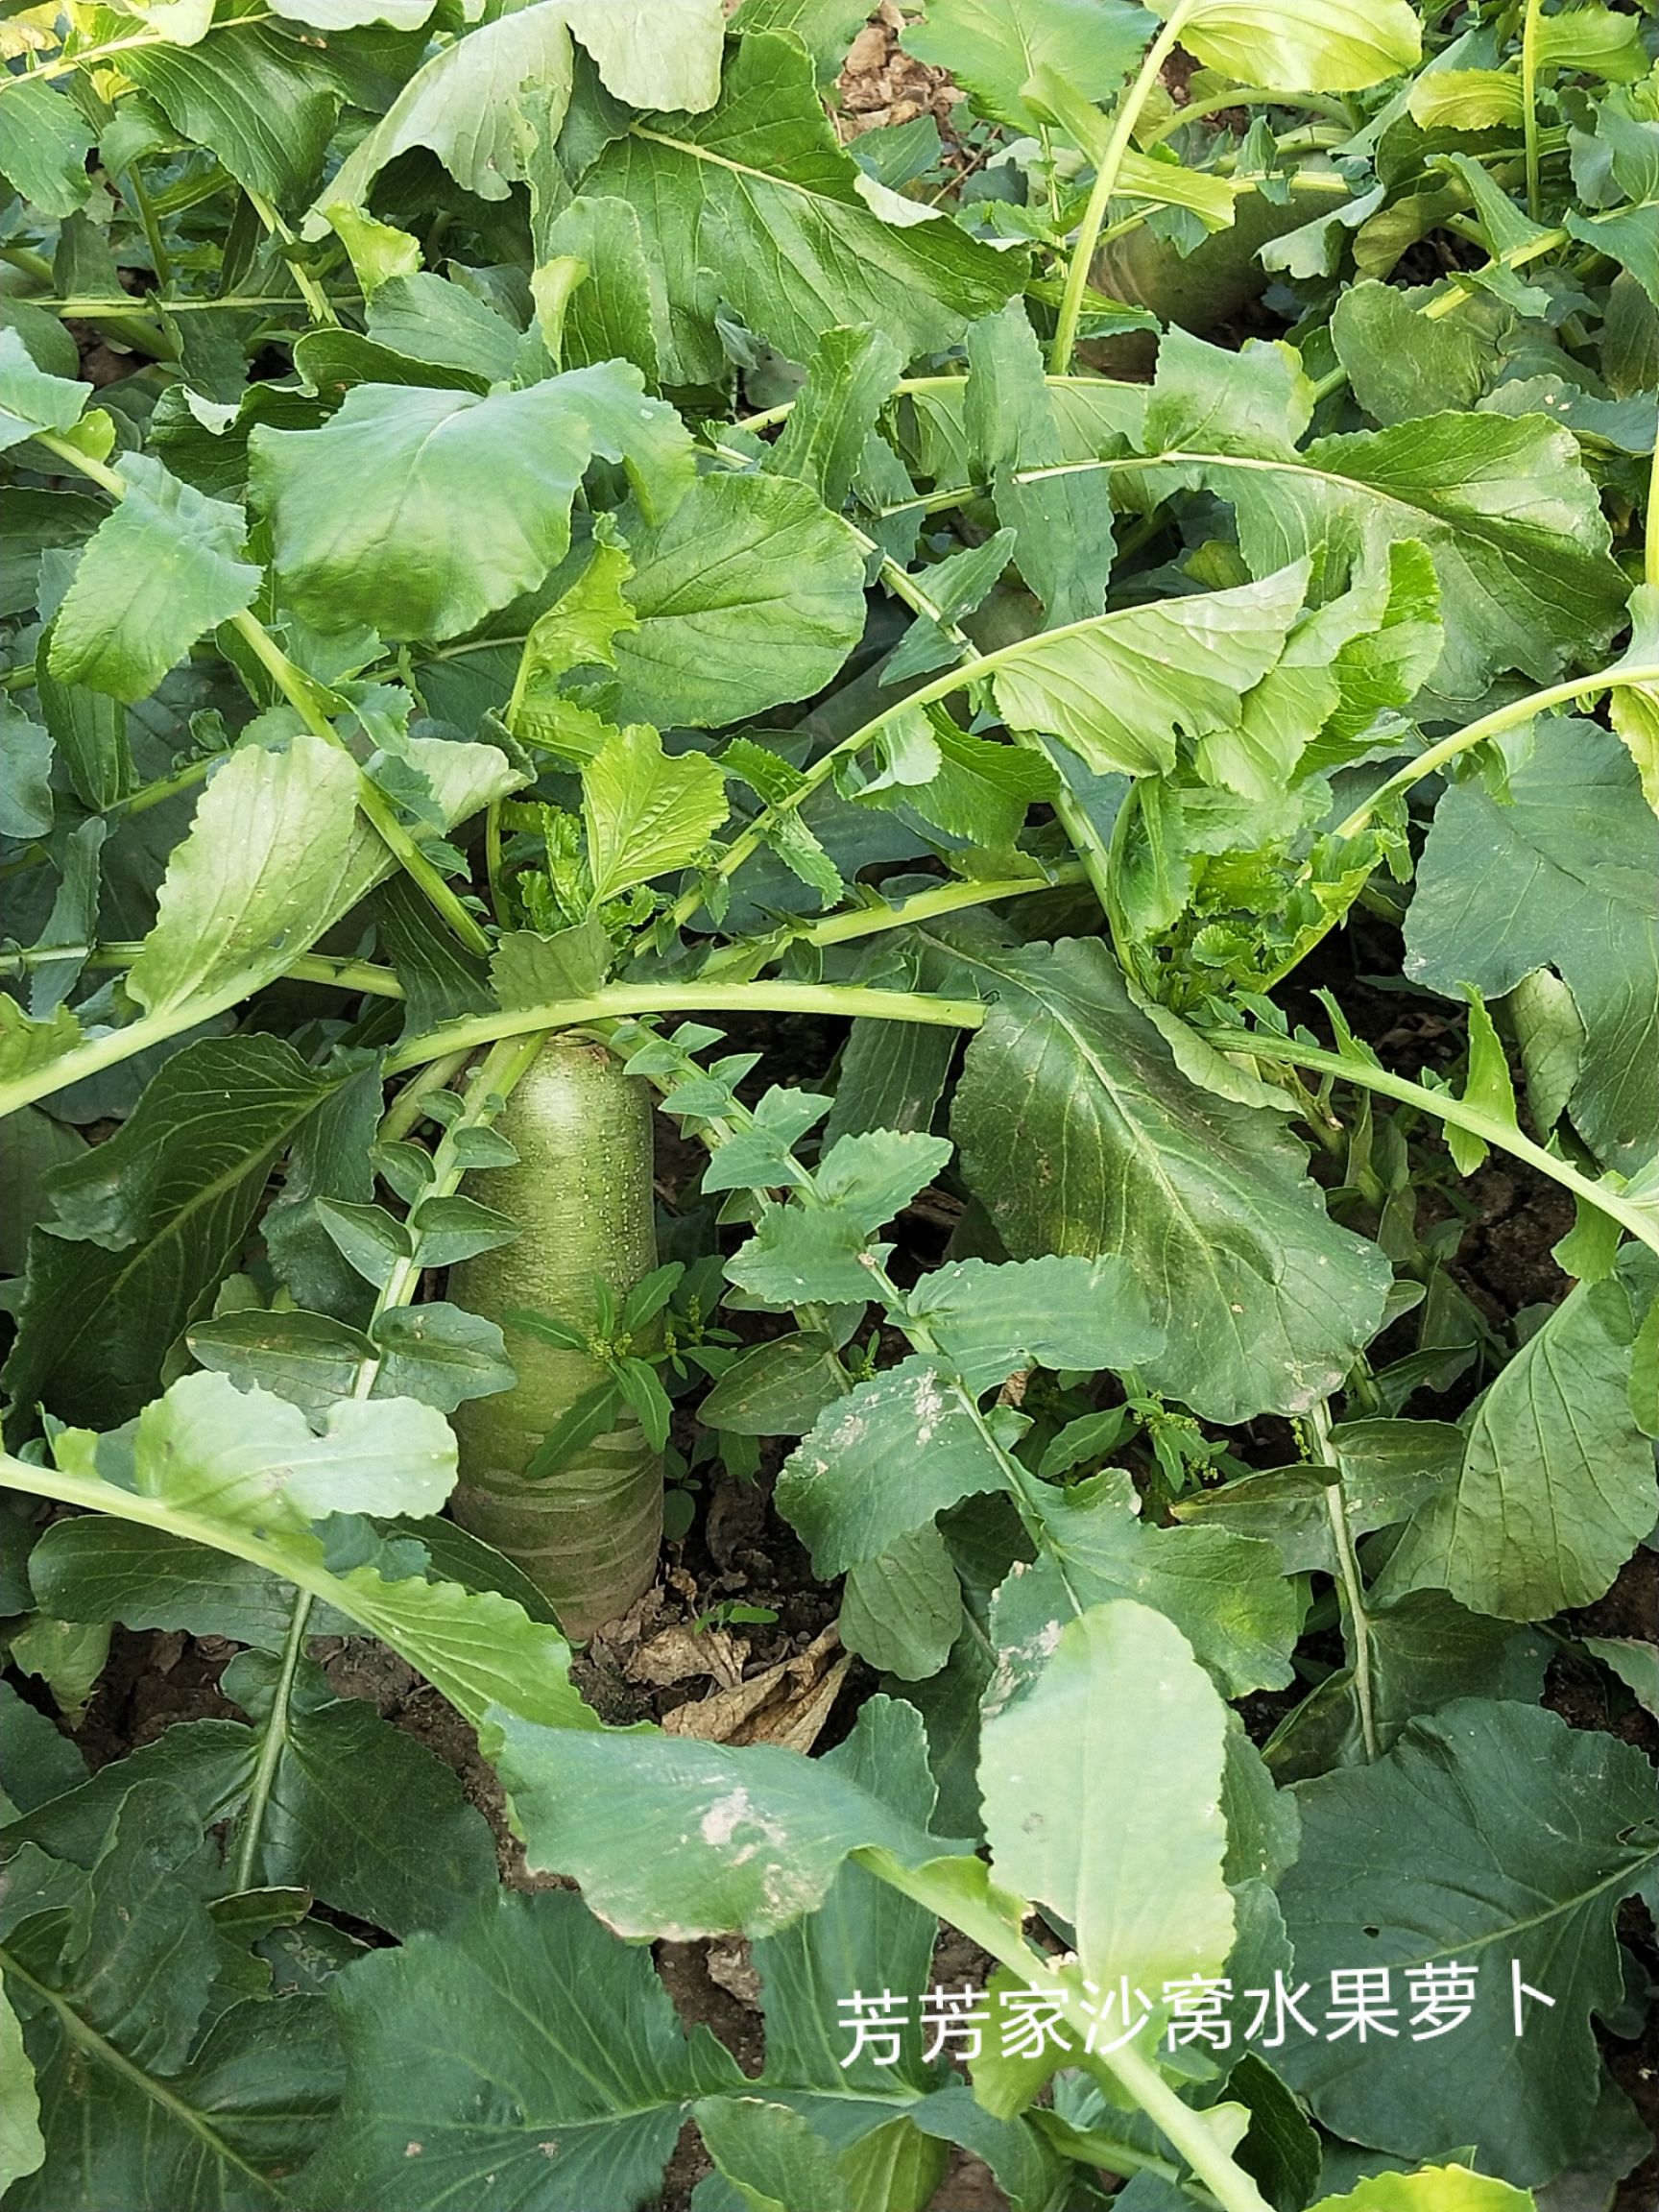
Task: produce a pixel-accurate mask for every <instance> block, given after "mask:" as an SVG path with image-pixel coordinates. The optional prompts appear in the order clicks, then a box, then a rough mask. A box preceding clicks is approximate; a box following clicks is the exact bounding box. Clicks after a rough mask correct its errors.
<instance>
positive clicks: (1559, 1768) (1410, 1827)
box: [1278, 1701, 1659, 2186]
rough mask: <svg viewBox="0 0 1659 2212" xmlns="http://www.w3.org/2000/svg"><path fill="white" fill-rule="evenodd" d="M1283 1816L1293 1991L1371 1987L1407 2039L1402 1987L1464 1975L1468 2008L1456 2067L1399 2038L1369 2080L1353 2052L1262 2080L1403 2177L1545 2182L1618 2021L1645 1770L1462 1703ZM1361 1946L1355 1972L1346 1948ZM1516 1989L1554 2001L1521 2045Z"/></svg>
mask: <svg viewBox="0 0 1659 2212" xmlns="http://www.w3.org/2000/svg"><path fill="white" fill-rule="evenodd" d="M1298 1795H1299V1797H1300V1800H1301V1805H1302V1855H1301V1857H1300V1859H1299V1860H1298V1861H1297V1863H1296V1864H1295V1865H1294V1866H1292V1867H1291V1868H1290V1870H1289V1872H1288V1873H1287V1874H1286V1875H1285V1877H1284V1878H1283V1880H1282V1882H1281V1884H1280V1896H1281V1899H1282V1901H1283V1904H1284V1908H1285V1915H1286V1921H1287V1923H1288V1925H1289V1929H1290V1934H1291V1936H1292V1938H1293V1940H1294V1942H1295V1945H1296V1968H1297V1975H1298V1978H1299V1979H1301V1980H1305V1981H1311V1983H1312V1984H1313V1986H1314V1987H1315V1988H1318V1987H1319V1986H1320V1985H1321V1982H1322V1979H1323V1977H1324V1976H1325V1975H1327V1974H1328V1973H1329V1972H1330V1971H1331V1970H1332V1969H1334V1968H1342V1967H1351V1966H1354V1965H1356V1964H1358V1963H1361V1962H1362V1963H1364V1964H1365V1965H1367V1966H1371V1967H1375V1968H1386V1969H1388V1970H1390V1971H1391V1972H1392V1973H1393V1974H1394V1975H1395V1977H1396V1984H1395V1996H1394V1999H1393V2002H1394V2003H1395V2004H1396V2006H1397V2007H1399V2008H1400V2017H1399V2018H1398V2019H1397V2020H1396V2021H1395V2022H1394V2023H1393V2025H1395V2026H1396V2028H1408V2019H1409V2011H1410V2006H1409V2003H1408V2000H1407V1984H1406V1982H1405V1971H1406V1970H1407V1969H1409V1968H1410V1967H1413V1966H1424V1965H1429V1964H1439V1965H1445V1964H1447V1963H1448V1962H1449V1961H1451V1960H1459V1961H1463V1962H1465V1963H1466V1964H1467V1965H1468V1967H1469V1968H1470V1969H1472V1970H1473V1971H1474V1972H1475V1973H1476V1975H1477V1987H1478V1992H1479V1993H1478V1997H1477V2001H1476V2003H1475V2007H1474V2009H1473V2011H1472V2013H1471V2016H1470V2018H1469V2020H1468V2021H1467V2022H1465V2023H1464V2024H1463V2025H1462V2026H1461V2027H1460V2028H1459V2029H1458V2030H1457V2035H1458V2062H1457V2064H1456V2065H1455V2066H1453V2065H1448V2064H1447V2062H1446V2055H1445V2052H1444V2050H1443V2048H1442V2045H1441V2043H1440V2041H1439V2040H1438V2039H1437V2038H1428V2039H1413V2037H1412V2036H1411V2035H1410V2033H1409V2032H1406V2033H1401V2034H1399V2035H1398V2037H1397V2038H1396V2039H1395V2040H1393V2041H1390V2042H1389V2044H1388V2046H1387V2050H1388V2057H1387V2063H1386V2064H1382V2065H1379V2064H1377V2063H1375V2062H1370V2063H1367V2062H1365V2055H1364V2054H1363V2053H1362V2052H1360V2051H1358V2049H1357V2048H1356V2043H1355V2038H1354V2037H1352V2036H1350V2037H1348V2038H1346V2039H1345V2040H1343V2041H1341V2042H1331V2041H1320V2042H1310V2041H1308V2040H1306V2039H1304V2038H1303V2037H1301V2036H1300V2035H1296V2036H1294V2037H1293V2039H1292V2040H1290V2041H1289V2042H1287V2043H1286V2047H1285V2050H1284V2052H1283V2054H1282V2055H1281V2056H1280V2057H1279V2060H1278V2063H1279V2065H1280V2068H1281V2071H1283V2072H1284V2074H1285V2075H1286V2079H1287V2080H1289V2081H1290V2083H1291V2084H1292V2086H1293V2087H1295V2088H1296V2089H1298V2090H1299V2091H1301V2092H1302V2094H1303V2095H1304V2096H1306V2097H1307V2098H1308V2099H1309V2101H1310V2104H1312V2107H1313V2111H1314V2116H1315V2117H1316V2118H1317V2119H1318V2120H1319V2121H1320V2123H1321V2124H1322V2125H1323V2126H1325V2127H1327V2128H1331V2129H1333V2130H1334V2132H1336V2133H1338V2134H1341V2135H1347V2136H1355V2137H1358V2139H1359V2140H1361V2141H1367V2142H1370V2143H1373V2144H1375V2145H1377V2146H1378V2147H1379V2148H1382V2149H1386V2150H1390V2151H1393V2152H1397V2153H1399V2154H1401V2155H1403V2156H1405V2157H1407V2158H1424V2157H1432V2156H1434V2155H1436V2154H1437V2152H1440V2151H1441V2150H1443V2148H1444V2146H1445V2145H1446V2144H1448V2143H1468V2142H1475V2143H1478V2144H1479V2147H1480V2153H1481V2158H1482V2162H1483V2163H1484V2164H1486V2165H1489V2166H1490V2167H1492V2168H1494V2169H1496V2171H1497V2172H1498V2174H1499V2175H1501V2176H1503V2178H1504V2179H1506V2180H1509V2181H1513V2182H1515V2183H1517V2184H1519V2185H1523V2186H1525V2185H1527V2184H1528V2183H1531V2182H1536V2181H1542V2180H1544V2179H1546V2178H1548V2177H1550V2176H1553V2175H1555V2174H1557V2173H1559V2172H1560V2170H1561V2168H1562V2167H1563V2166H1565V2165H1566V2164H1568V2163H1569V2162H1570V2161H1571V2160H1573V2159H1574V2158H1575V2156H1577V2155H1578V2154H1579V2153H1580V2152H1584V2151H1587V2150H1588V2149H1589V2148H1590V2147H1591V2140H1592V2135H1593V2130H1594V2129H1595V2128H1596V2126H1597V2117H1596V2107H1597V2087H1598V2082H1599V2077H1600V2069H1601V2062H1600V2058H1599V2054H1598V2052H1597V2048H1596V2042H1595V2038H1594V2036H1593V2034H1592V2032H1591V2025H1590V2023H1591V2015H1592V2014H1593V2013H1599V2014H1600V2015H1601V2016H1602V2017H1603V2018H1610V2017H1611V2016H1612V2014H1613V2013H1614V2011H1615V2010H1616V2009H1617V2008H1618V2006H1619V2004H1620V2002H1621V1988H1622V1978H1621V1973H1620V1967H1619V1956H1618V1946H1617V1942H1616V1940H1615V1937H1614V1932H1613V1916H1614V1912H1615V1910H1616V1908H1617V1905H1618V1901H1619V1899H1620V1898H1621V1897H1622V1896H1623V1895H1625V1894H1626V1893H1627V1892H1628V1891H1629V1890H1631V1889H1633V1888H1634V1887H1636V1886H1637V1885H1638V1884H1639V1883H1640V1882H1642V1881H1643V1879H1644V1878H1645V1876H1646V1875H1647V1873H1648V1872H1649V1870H1650V1869H1651V1867H1652V1865H1653V1863H1654V1860H1655V1855H1656V1851H1659V1846H1656V1845H1655V1843H1654V1842H1653V1840H1652V1838H1651V1823H1652V1821H1653V1817H1654V1814H1655V1810H1656V1809H1659V1798H1656V1795H1655V1789H1654V1781H1653V1772H1652V1769H1651V1767H1649V1766H1648V1764H1647V1760H1646V1759H1645V1758H1643V1757H1642V1755H1641V1754H1640V1753H1639V1752H1636V1751H1633V1750H1632V1749H1631V1748H1630V1747H1629V1746H1628V1745H1626V1744H1623V1743H1615V1742H1614V1741H1613V1739H1612V1738H1610V1737H1608V1736H1604V1735H1600V1734H1597V1733H1582V1734H1581V1733H1579V1732H1578V1731H1576V1730H1574V1729H1570V1728H1568V1726H1567V1725H1566V1723H1565V1722H1564V1721H1562V1720H1560V1719H1557V1717H1556V1716H1555V1715H1554V1714H1553V1713H1546V1712H1542V1711H1539V1710H1537V1709H1536V1708H1530V1707H1527V1706H1524V1705H1494V1704H1483V1703H1480V1702H1478V1701H1467V1702H1464V1703H1460V1704H1456V1705H1451V1706H1448V1707H1447V1709H1446V1710H1445V1712H1443V1713H1440V1714H1437V1715H1435V1716H1434V1718H1432V1719H1427V1720H1417V1721H1413V1723H1412V1724H1411V1726H1410V1727H1409V1728H1407V1731H1406V1733H1405V1735H1404V1736H1403V1737H1402V1738H1401V1740H1400V1742H1399V1743H1398V1744H1397V1746H1396V1747H1395V1749H1394V1750H1393V1751H1391V1752H1390V1753H1389V1754H1388V1756H1387V1757H1386V1758H1385V1759H1383V1760H1380V1761H1379V1762H1378V1763H1377V1765H1376V1766H1374V1767H1364V1768H1358V1769H1354V1770H1351V1771H1349V1772H1346V1773H1341V1774H1331V1775H1326V1776H1322V1777H1321V1778H1319V1779H1318V1780H1316V1781H1313V1782H1308V1783H1304V1784H1303V1785H1302V1788H1301V1790H1300V1791H1298ZM1645 1828H1646V1829H1647V1836H1646V1839H1645V1838H1644V1833H1643V1832H1644V1829H1645ZM1372 1928H1374V1929H1375V1930H1376V1931H1377V1932H1376V1934H1375V1935H1370V1934H1366V1935H1365V1936H1363V1953H1362V1960H1361V1959H1357V1958H1356V1955H1355V1938H1356V1931H1357V1929H1363V1930H1369V1929H1372ZM1515 1970H1518V1972H1519V1976H1520V1979H1521V1980H1522V1981H1523V1982H1524V1983H1525V1984H1527V1986H1529V1987H1531V1988H1534V1989H1542V1990H1543V1991H1544V1992H1545V1994H1546V1995H1547V1996H1549V1997H1551V1998H1553V2000H1554V2003H1553V2005H1552V2006H1546V2005H1543V2004H1540V2003H1537V2002H1536V2001H1534V2000H1531V1999H1523V2000H1522V2006H1523V2028H1522V2032H1521V2033H1520V2034H1517V2032H1516V2030H1515V2024H1514V1992H1513V1988H1512V1972H1513V1971H1515Z"/></svg>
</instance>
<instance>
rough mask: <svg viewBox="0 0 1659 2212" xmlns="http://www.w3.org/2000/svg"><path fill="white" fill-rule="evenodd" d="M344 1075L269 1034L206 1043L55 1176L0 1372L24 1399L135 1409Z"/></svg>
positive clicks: (93, 1416) (81, 1414) (91, 1416)
mask: <svg viewBox="0 0 1659 2212" xmlns="http://www.w3.org/2000/svg"><path fill="white" fill-rule="evenodd" d="M343 1080H344V1071H341V1072H337V1073H329V1072H326V1071H323V1070H317V1069H314V1068H309V1067H307V1066H306V1064H305V1063H304V1061H302V1060H301V1058H300V1056H299V1054H298V1053H297V1052H296V1051H295V1050H294V1049H293V1047H292V1046H289V1045H286V1044H284V1043H283V1042H282V1040H281V1039H280V1038H277V1037H271V1036H249V1037H226V1038H208V1039H205V1040H204V1042H203V1043H201V1044H199V1045H191V1046H186V1047H185V1048H184V1050H183V1051H181V1052H178V1053H175V1054H174V1056H173V1057H172V1059H171V1060H169V1061H168V1062H167V1063H166V1065H165V1066H164V1067H163V1068H162V1069H161V1070H159V1072H158V1073H157V1074H156V1076H155V1077H154V1078H153V1079H152V1081H151V1082H150V1084H149V1086H148V1087H147V1089H146V1090H145V1092H144V1094H143V1096H142V1097H141V1098H140V1100H139V1103H138V1107H137V1110H136V1111H135V1112H134V1114H133V1115H132V1118H131V1119H130V1120H128V1121H127V1122H126V1123H125V1124H124V1125H123V1126H122V1128H121V1129H120V1130H119V1131H118V1132H117V1133H116V1135H115V1136H114V1137H112V1138H111V1139H110V1140H109V1142H108V1143H105V1144H98V1145H94V1146H92V1147H91V1148H90V1149H89V1150H88V1151H87V1152H86V1153H85V1154H84V1157H83V1158H81V1159H79V1160H76V1161H73V1162H70V1163H68V1164H67V1165H65V1166H62V1167H60V1168H59V1169H58V1171H57V1174H56V1176H55V1178H54V1183H53V1202H54V1207H55V1217H54V1218H53V1219H52V1220H50V1221H49V1222H48V1223H47V1224H46V1225H45V1226H44V1227H43V1228H42V1229H39V1230H36V1232H35V1234H34V1237H33V1238H32V1239H31V1245H30V1273H29V1278H28V1287H27V1290H26V1292H25V1296H24V1303H23V1307H22V1311H21V1314H20V1317H19V1327H18V1333H17V1339H16V1342H15V1343H14V1344H13V1346H12V1352H11V1355H10V1357H9V1358H8V1360H7V1364H6V1382H7V1387H8V1388H9V1389H10V1390H11V1391H12V1394H13V1396H14V1397H15V1398H16V1399H17V1400H18V1401H19V1403H21V1404H23V1405H26V1406H28V1405H33V1404H34V1403H35V1402H36V1400H41V1401H44V1402H45V1403H46V1405H47V1406H48V1407H51V1408H52V1409H53V1410H54V1411H56V1412H57V1413H58V1414H59V1415H60V1418H62V1419H64V1420H96V1421H98V1422H99V1423H100V1424H103V1425H110V1424H113V1423H114V1422H118V1421H124V1420H126V1419H128V1417H129V1416H130V1415H132V1414H133V1413H135V1412H136V1411H137V1410H138V1408H139V1407H140V1406H141V1405H143V1403H144V1402H145V1400H146V1399H147V1398H148V1397H150V1396H151V1395H152V1393H153V1392H154V1391H155V1389H156V1383H157V1381H158V1379H159V1376H160V1370H161V1362H162V1360H163V1358H165V1356H166V1354H167V1352H168V1350H169V1348H170V1347H171V1345H172V1344H173V1342H174V1340H175V1339H176V1338H177V1337H178V1336H179V1334H180V1332H181V1331H183V1330H184V1329H185V1328H187V1327H188V1326H189V1324H190V1323H191V1322H193V1321H195V1320H197V1319H198V1318H199V1317H200V1316H201V1314H202V1313H203V1311H204V1308H205V1307H206V1305H207V1304H208V1302H209V1301H210V1300H211V1297H212V1294H213V1291H214V1290H215V1288H216V1287H217V1286H218V1284H219V1283H220V1282H221V1280H222V1279H223V1278H224V1276H225V1275H227V1274H228V1272H229V1271H230V1269H231V1268H232V1267H233V1266H234V1264H235V1261H236V1257H237V1254H238V1253H239V1251H240V1250H241V1245H242V1239H243V1238H244V1236H245V1234H246V1232H247V1229H248V1225H249V1222H250V1221H251V1220H252V1216H253V1212H254V1209H255V1208H256V1206H257V1205H258V1203H259V1200H260V1198H261V1196H262V1195H263V1192H264V1189H265V1184H266V1180H267V1177H268V1176H269V1173H270V1169H271V1164H272V1162H273V1160H274V1159H276V1156H277V1155H278V1154H279V1153H280V1152H281V1150H282V1148H283V1147H284V1146H285V1145H286V1144H288V1143H289V1142H291V1141H292V1139H293V1138H294V1136H295V1134H296V1132H297V1131H298V1130H299V1129H301V1127H302V1126H303V1124H304V1122H305V1120H306V1118H307V1117H308V1116H309V1115H311V1114H313V1113H315V1112H316V1111H317V1110H318V1108H319V1107H321V1106H322V1105H323V1104H324V1103H325V1101H326V1100H327V1099H328V1098H329V1097H330V1096H331V1095H332V1094H334V1093H335V1092H336V1091H337V1090H338V1089H339V1087H340V1084H341V1082H342V1081H343Z"/></svg>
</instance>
